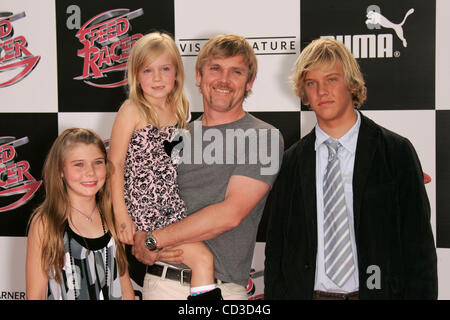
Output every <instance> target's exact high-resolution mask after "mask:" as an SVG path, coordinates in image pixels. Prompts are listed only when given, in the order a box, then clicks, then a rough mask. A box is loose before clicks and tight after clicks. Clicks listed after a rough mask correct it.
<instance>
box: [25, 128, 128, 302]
mask: <svg viewBox="0 0 450 320" xmlns="http://www.w3.org/2000/svg"><path fill="white" fill-rule="evenodd" d="M107 167H108V162H107V154H106V150H105V146H104V144H103V141H102V140H101V139H100V138H99V137H98V136H97V135H96V134H95V133H94V132H92V131H91V130H87V129H79V128H71V129H67V130H65V131H64V132H62V133H61V134H60V135H59V137H58V138H57V139H56V140H55V142H54V143H53V146H52V147H51V149H50V151H49V153H48V155H47V158H46V160H45V164H44V168H43V174H42V176H43V180H44V185H45V200H44V201H43V203H42V204H41V205H40V206H39V207H38V208H37V209H36V210H35V211H34V212H33V214H32V216H31V219H30V227H29V233H28V247H27V258H26V291H27V298H28V299H52V300H53V299H55V300H60V299H63V300H78V299H80V300H101V299H105V300H107V299H109V300H113V299H134V291H133V288H132V286H131V281H130V278H129V276H128V266H127V260H126V255H125V250H124V248H123V245H121V244H120V242H119V240H118V237H117V235H116V232H115V230H114V222H113V212H112V202H111V196H110V187H109V183H108V181H107V180H108V169H107Z"/></svg>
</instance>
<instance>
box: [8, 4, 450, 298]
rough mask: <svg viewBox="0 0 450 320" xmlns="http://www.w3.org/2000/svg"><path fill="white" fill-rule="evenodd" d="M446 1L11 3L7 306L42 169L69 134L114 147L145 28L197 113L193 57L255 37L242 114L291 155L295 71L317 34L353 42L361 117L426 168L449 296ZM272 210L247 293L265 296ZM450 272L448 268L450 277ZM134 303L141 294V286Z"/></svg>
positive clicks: (21, 286) (301, 131)
mask: <svg viewBox="0 0 450 320" xmlns="http://www.w3.org/2000/svg"><path fill="white" fill-rule="evenodd" d="M449 11H450V2H449V1H446V0H435V1H422V0H396V1H388V0H370V1H369V0H345V1H343V0H342V1H335V0H283V1H274V0H245V1H242V0H228V1H226V2H223V1H216V0H173V1H158V2H151V1H143V0H128V1H122V0H109V1H83V0H57V1H55V0H38V1H36V0H15V1H11V2H5V3H2V4H1V5H0V123H1V127H0V300H10V299H25V254H26V232H27V223H28V218H29V216H30V213H31V212H32V210H33V209H34V208H35V207H36V206H37V205H38V204H39V203H40V202H41V201H42V197H43V192H42V191H43V185H42V178H41V169H42V166H43V161H44V158H45V156H46V154H47V152H48V150H49V148H50V146H51V144H52V142H53V140H54V139H55V138H56V137H57V135H58V133H60V132H62V131H63V130H64V129H66V128H68V127H72V126H78V127H84V128H90V129H93V130H95V131H96V132H97V133H98V134H99V135H100V136H101V137H102V138H103V139H104V140H105V141H108V139H109V138H110V134H111V128H112V124H113V121H114V117H115V114H116V112H117V110H118V108H119V107H120V105H121V104H122V102H123V101H124V100H125V98H126V94H127V92H126V86H125V81H124V70H125V68H126V64H127V61H128V56H129V54H130V50H131V48H132V47H133V45H134V43H135V42H136V41H137V40H138V39H139V38H140V37H142V36H143V35H144V34H146V33H148V32H151V31H154V30H164V31H167V32H169V33H171V34H173V35H174V37H175V40H176V42H177V45H178V49H179V50H180V53H181V55H182V57H183V62H184V64H185V72H186V85H185V89H186V93H187V95H188V98H189V101H190V103H191V106H190V108H191V113H192V117H193V118H195V117H196V116H197V115H198V114H200V113H201V112H202V100H201V95H200V93H199V90H198V87H197V86H196V82H195V62H196V58H197V54H198V52H199V51H200V49H201V47H202V45H203V44H204V43H205V42H206V41H207V40H208V39H209V38H210V37H211V36H213V35H216V34H220V33H235V34H239V35H242V36H245V37H246V38H247V39H248V41H249V42H250V44H251V45H252V46H253V49H254V50H255V53H256V55H257V58H258V67H259V69H258V75H257V78H256V81H255V84H254V87H253V90H252V91H253V92H252V94H251V95H250V96H249V97H248V98H247V100H246V101H245V103H244V105H245V109H246V110H247V111H249V112H251V113H252V114H254V115H256V116H257V117H259V118H261V119H263V120H264V121H266V122H269V123H271V124H273V125H274V126H276V127H278V128H279V129H280V130H281V132H282V133H283V135H284V138H285V144H286V147H289V146H290V145H292V144H293V143H294V142H295V141H297V140H298V139H299V138H300V137H301V136H303V135H305V134H306V133H307V132H309V131H310V130H311V129H312V128H313V127H314V125H315V121H316V120H315V116H314V114H313V113H312V112H311V111H308V110H307V109H306V108H304V107H302V106H300V102H299V99H298V98H297V97H296V96H295V94H294V93H293V91H292V88H291V85H290V82H289V79H288V78H289V76H290V75H291V74H292V72H293V65H294V62H295V60H296V59H297V57H298V55H299V53H300V51H301V49H302V48H304V47H305V46H306V45H307V44H308V43H309V42H310V41H311V40H313V39H315V38H318V37H329V38H333V39H336V40H338V41H341V42H343V43H344V44H345V45H346V46H347V47H348V48H349V49H350V50H351V51H352V52H353V55H354V56H355V57H356V58H357V60H358V62H359V63H360V66H361V69H362V72H363V74H364V76H365V79H366V82H367V87H368V99H367V103H366V104H365V105H364V107H363V108H362V110H363V112H364V114H366V115H368V116H369V117H371V118H372V119H374V120H375V121H376V122H378V123H379V124H381V125H383V126H385V127H387V128H388V129H391V130H393V131H395V132H398V133H399V134H401V135H404V136H406V137H408V138H409V139H410V140H411V142H412V143H413V144H414V146H415V148H416V150H417V153H418V155H419V158H420V160H421V162H422V167H423V170H424V173H425V175H424V183H425V184H426V189H427V192H428V196H429V199H430V203H431V207H432V226H433V231H434V234H435V238H436V245H437V247H438V258H439V287H440V288H439V290H440V292H439V298H440V299H450V272H449V271H448V270H450V201H449V200H448V196H447V194H448V193H449V192H450V169H447V167H448V166H447V164H448V163H450V151H448V150H450V148H449V146H450V85H449V83H448V75H450V61H449V59H448V57H449V56H450V44H449V43H448V31H449V30H450V22H449V21H448V18H447V17H446V12H449ZM266 227H267V216H266V215H264V216H263V219H262V221H261V224H260V229H259V232H258V238H257V246H256V249H255V255H254V261H253V267H252V270H251V273H250V274H249V283H248V288H247V292H248V296H249V299H262V298H263V290H264V287H263V277H264V241H265V229H266ZM446 270H447V271H446ZM133 284H134V286H135V289H136V295H137V296H138V297H140V290H141V288H140V287H139V285H138V284H137V283H136V282H134V283H133Z"/></svg>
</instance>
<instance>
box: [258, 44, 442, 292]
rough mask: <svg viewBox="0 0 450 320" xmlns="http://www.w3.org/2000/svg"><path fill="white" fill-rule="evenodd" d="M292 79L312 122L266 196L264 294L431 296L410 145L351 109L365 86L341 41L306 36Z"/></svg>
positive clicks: (429, 250)
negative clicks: (312, 115)
mask: <svg viewBox="0 0 450 320" xmlns="http://www.w3.org/2000/svg"><path fill="white" fill-rule="evenodd" d="M292 80H293V83H294V88H295V91H296V94H297V95H298V96H299V97H300V98H301V100H302V101H303V102H304V103H305V104H309V106H310V108H311V109H312V110H313V111H314V113H315V115H316V118H317V125H316V126H315V128H314V129H313V130H312V131H311V132H310V133H309V134H308V135H306V136H305V137H304V138H302V139H301V140H300V141H299V142H297V143H296V144H295V145H293V146H292V147H291V148H290V149H289V150H288V151H286V153H285V156H284V159H283V165H282V168H281V169H280V173H279V176H278V178H277V181H276V183H275V185H274V187H273V189H272V192H271V195H270V197H271V204H272V205H271V208H270V212H271V219H270V223H269V228H268V235H267V243H266V261H265V298H266V299H358V298H359V299H436V298H437V267H436V261H437V258H436V249H435V246H434V240H433V234H432V230H431V226H430V221H429V220H430V205H429V201H428V198H427V194H426V190H425V187H424V184H423V173H422V169H421V165H420V162H419V159H418V157H417V154H416V152H415V150H414V147H413V146H412V145H411V143H410V142H409V141H408V140H407V139H406V138H403V137H401V136H399V135H397V134H395V133H393V132H391V131H389V130H387V129H385V128H382V127H380V126H379V125H377V124H375V123H374V122H373V121H372V120H370V119H368V118H367V117H365V116H364V115H362V113H361V112H360V111H357V110H356V109H357V108H359V107H360V106H361V105H362V103H363V102H364V100H365V98H366V87H365V84H364V80H363V77H362V74H361V72H360V70H359V66H358V64H357V62H356V60H355V59H354V58H353V56H352V54H351V53H350V51H349V50H348V49H347V48H346V47H345V46H344V45H343V44H341V43H339V42H337V41H334V40H329V39H318V40H315V41H313V42H312V43H310V44H309V45H308V46H307V47H306V48H305V49H304V50H303V52H302V53H301V54H300V56H299V58H298V60H297V62H296V72H295V74H294V75H293V76H292ZM355 108H356V109H355Z"/></svg>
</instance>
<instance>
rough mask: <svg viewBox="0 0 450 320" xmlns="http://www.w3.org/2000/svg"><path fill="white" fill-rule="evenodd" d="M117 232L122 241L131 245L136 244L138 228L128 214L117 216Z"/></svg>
mask: <svg viewBox="0 0 450 320" xmlns="http://www.w3.org/2000/svg"><path fill="white" fill-rule="evenodd" d="M116 232H117V236H118V237H119V240H120V241H122V242H123V243H126V244H130V245H133V244H134V234H135V233H136V226H135V224H134V222H133V220H131V218H130V216H129V215H128V214H125V215H116Z"/></svg>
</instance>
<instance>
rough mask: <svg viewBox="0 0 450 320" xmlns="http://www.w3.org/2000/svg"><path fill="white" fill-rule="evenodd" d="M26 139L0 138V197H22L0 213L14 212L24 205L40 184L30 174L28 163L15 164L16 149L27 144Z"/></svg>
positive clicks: (0, 210) (0, 208) (1, 209)
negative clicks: (20, 195)
mask: <svg viewBox="0 0 450 320" xmlns="http://www.w3.org/2000/svg"><path fill="white" fill-rule="evenodd" d="M28 142H29V140H28V137H23V138H20V139H16V138H15V137H0V197H8V196H13V195H17V194H23V196H22V197H21V198H20V199H19V200H16V201H14V202H13V203H11V204H9V205H6V206H4V207H0V212H6V211H11V210H14V209H16V208H18V207H20V206H23V205H24V204H26V203H27V202H28V201H29V200H30V199H31V198H32V197H33V196H34V194H35V193H36V191H37V190H38V189H39V187H40V185H41V184H42V180H41V181H36V179H35V178H34V177H33V176H32V175H31V173H30V163H29V162H28V161H26V160H22V161H19V162H15V159H16V156H17V152H16V148H17V147H20V146H22V145H24V144H26V143H28Z"/></svg>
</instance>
